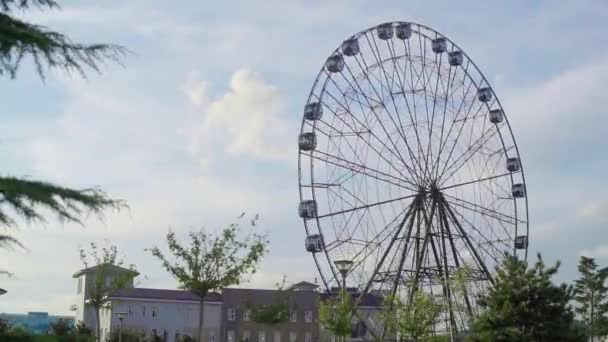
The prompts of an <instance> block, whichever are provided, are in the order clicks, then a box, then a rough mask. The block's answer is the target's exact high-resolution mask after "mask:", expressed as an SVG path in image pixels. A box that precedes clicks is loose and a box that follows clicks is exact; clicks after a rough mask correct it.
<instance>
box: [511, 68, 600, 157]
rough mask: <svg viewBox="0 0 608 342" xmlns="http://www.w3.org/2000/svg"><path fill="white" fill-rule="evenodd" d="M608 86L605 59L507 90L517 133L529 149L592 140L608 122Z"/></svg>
mask: <svg viewBox="0 0 608 342" xmlns="http://www.w3.org/2000/svg"><path fill="white" fill-rule="evenodd" d="M607 83H608V59H603V60H600V61H599V62H596V63H591V64H587V65H583V66H577V67H575V68H573V69H571V70H567V71H565V72H562V73H560V74H557V75H556V76H554V77H552V78H551V79H549V80H547V81H543V82H541V83H539V84H536V85H533V86H529V87H524V88H523V89H517V88H515V89H510V90H507V96H506V97H505V108H506V111H507V113H508V115H509V120H510V123H511V125H512V127H513V129H514V131H515V134H516V135H517V137H518V138H519V137H522V138H523V140H524V141H525V145H526V147H527V148H529V149H532V148H534V147H535V146H538V144H540V145H541V146H545V145H546V144H547V143H564V142H568V143H570V144H573V143H574V141H573V140H572V139H569V138H572V137H574V138H575V139H580V138H586V137H588V135H589V134H593V133H594V132H596V131H597V130H598V129H599V127H603V124H602V123H608V120H606V116H605V115H604V113H605V109H606V108H608V98H607V97H606V96H605V94H604V88H605V84H607ZM541 132H542V134H539V133H541ZM537 150H539V152H540V151H541V150H540V149H538V148H537Z"/></svg>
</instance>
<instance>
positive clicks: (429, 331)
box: [381, 291, 447, 342]
mask: <svg viewBox="0 0 608 342" xmlns="http://www.w3.org/2000/svg"><path fill="white" fill-rule="evenodd" d="M442 311H443V304H442V303H440V302H438V301H437V300H436V299H435V298H433V297H432V296H431V295H430V294H427V293H425V292H423V291H415V292H414V294H413V295H412V301H411V303H410V304H406V303H404V302H403V301H402V300H401V298H400V297H399V296H395V297H393V298H391V297H386V298H385V304H384V309H383V312H382V315H381V317H382V320H383V322H386V330H387V332H388V333H390V334H391V335H394V336H397V335H399V336H403V337H407V338H410V339H412V340H413V341H421V342H428V341H444V340H445V341H447V337H446V336H433V335H434V333H433V328H434V323H435V322H436V321H437V319H438V318H439V316H440V315H441V312H442Z"/></svg>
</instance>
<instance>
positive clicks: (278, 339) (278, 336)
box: [273, 331, 281, 342]
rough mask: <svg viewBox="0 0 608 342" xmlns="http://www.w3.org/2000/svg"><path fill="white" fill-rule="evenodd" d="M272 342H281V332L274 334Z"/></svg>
mask: <svg viewBox="0 0 608 342" xmlns="http://www.w3.org/2000/svg"><path fill="white" fill-rule="evenodd" d="M273 342H281V332H280V331H275V332H274V341H273Z"/></svg>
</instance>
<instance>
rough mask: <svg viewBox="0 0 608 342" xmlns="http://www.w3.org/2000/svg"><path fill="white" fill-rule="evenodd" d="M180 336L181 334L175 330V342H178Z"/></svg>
mask: <svg viewBox="0 0 608 342" xmlns="http://www.w3.org/2000/svg"><path fill="white" fill-rule="evenodd" d="M180 337H181V336H180V334H179V331H176V332H175V342H178V341H179V338H180Z"/></svg>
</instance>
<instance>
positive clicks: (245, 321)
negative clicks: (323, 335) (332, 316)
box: [222, 282, 319, 342]
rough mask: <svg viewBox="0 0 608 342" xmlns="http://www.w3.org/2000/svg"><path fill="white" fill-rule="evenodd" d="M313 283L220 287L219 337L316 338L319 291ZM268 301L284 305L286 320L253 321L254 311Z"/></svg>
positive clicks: (236, 341) (234, 340) (245, 341)
mask: <svg viewBox="0 0 608 342" xmlns="http://www.w3.org/2000/svg"><path fill="white" fill-rule="evenodd" d="M317 287H318V286H317V285H315V284H311V283H308V282H300V283H297V284H295V285H293V286H291V287H290V288H288V289H286V290H261V289H240V288H227V289H224V291H223V293H222V296H223V299H224V306H223V312H222V336H223V339H222V341H225V342H275V341H276V342H316V341H319V318H318V313H319V307H318V303H319V292H317ZM269 305H285V308H287V309H288V319H287V321H286V322H281V323H276V324H268V323H262V322H256V319H255V316H254V314H255V311H256V310H259V309H263V308H265V307H268V306H269Z"/></svg>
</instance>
